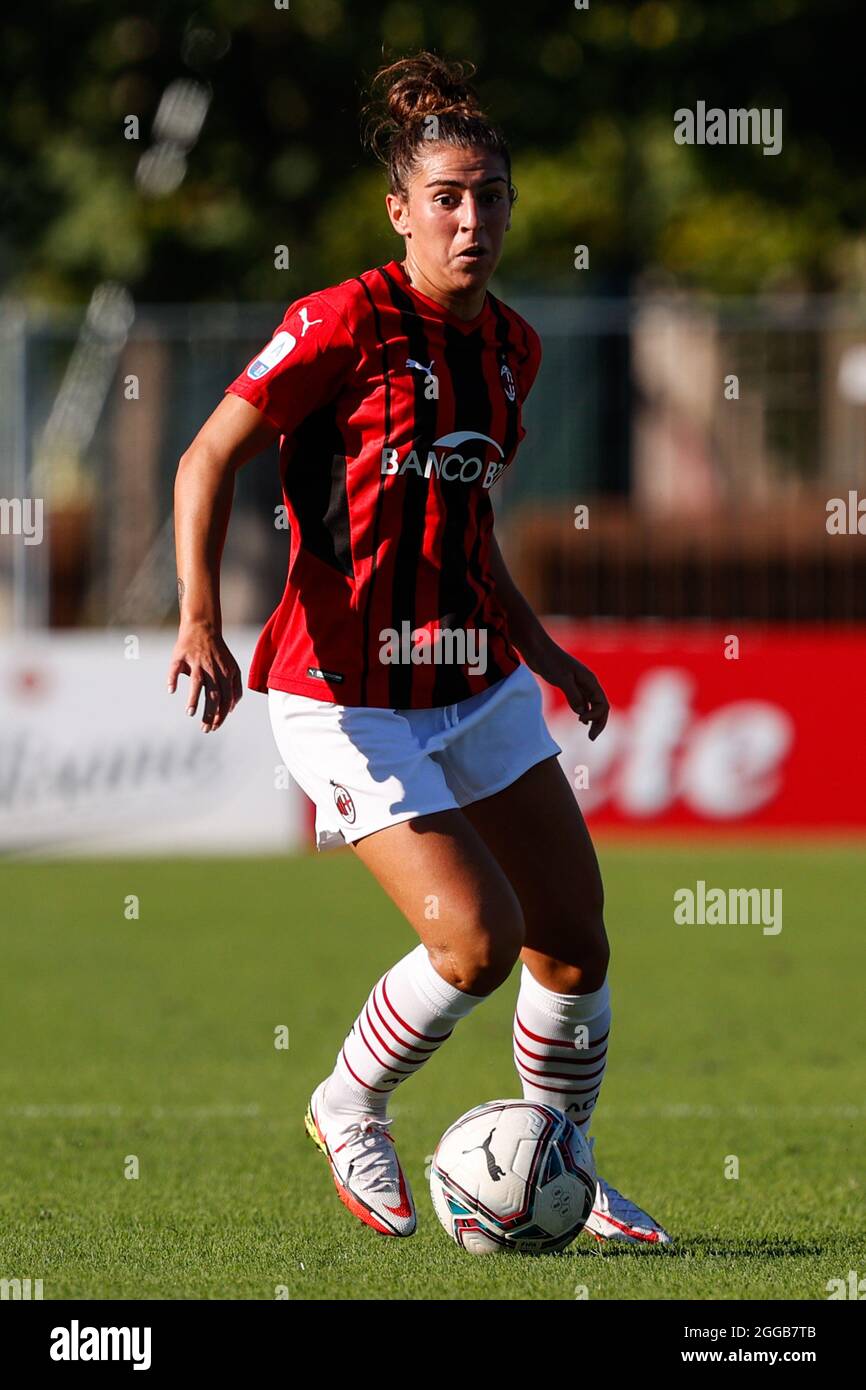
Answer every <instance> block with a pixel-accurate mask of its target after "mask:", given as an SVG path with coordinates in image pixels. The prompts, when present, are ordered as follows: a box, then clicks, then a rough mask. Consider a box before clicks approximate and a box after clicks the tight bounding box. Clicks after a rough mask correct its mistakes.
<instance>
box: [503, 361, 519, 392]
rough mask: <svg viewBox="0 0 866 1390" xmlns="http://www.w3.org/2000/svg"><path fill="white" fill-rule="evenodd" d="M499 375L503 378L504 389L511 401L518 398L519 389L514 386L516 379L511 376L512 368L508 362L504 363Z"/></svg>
mask: <svg viewBox="0 0 866 1390" xmlns="http://www.w3.org/2000/svg"><path fill="white" fill-rule="evenodd" d="M499 375H500V376H501V378H502V389H503V391H504V392H505V394H506V396H507V397H508V399H509V400H510V401H513V400H515V399H516V397H517V389H516V387H515V385H514V377H513V376H512V375H511V368H510V367H509V365H508V363H507V362H503V363H502V366H501V367H500V368H499Z"/></svg>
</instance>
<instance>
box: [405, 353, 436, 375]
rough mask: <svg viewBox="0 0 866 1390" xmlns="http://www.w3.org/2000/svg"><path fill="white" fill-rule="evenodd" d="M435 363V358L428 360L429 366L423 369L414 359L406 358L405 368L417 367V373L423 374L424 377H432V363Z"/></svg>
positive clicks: (420, 363) (421, 364) (422, 365)
mask: <svg viewBox="0 0 866 1390" xmlns="http://www.w3.org/2000/svg"><path fill="white" fill-rule="evenodd" d="M435 361H436V358H435V357H431V359H430V366H429V367H425V366H424V363H423V362H416V361H415V358H414V357H407V358H406V366H407V367H417V368H418V371H419V372H423V373H424V375H425V376H432V375H433V363H434V362H435Z"/></svg>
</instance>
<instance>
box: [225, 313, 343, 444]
mask: <svg viewBox="0 0 866 1390" xmlns="http://www.w3.org/2000/svg"><path fill="white" fill-rule="evenodd" d="M357 357H358V353H357V349H356V347H355V343H354V340H353V338H352V335H351V333H350V332H349V330H348V328H347V327H346V325H345V323H344V322H343V320H342V318H341V317H340V315H339V314H338V313H337V312H336V310H334V309H332V308H331V306H330V305H329V304H328V303H327V301H326V300H325V299H323V298H321V296H319V295H308V296H306V297H305V298H303V299H298V300H296V301H295V303H294V304H291V305H290V306H289V308H288V309H287V310H286V315H285V318H284V319H283V321H282V323H281V324H280V325H279V327H278V328H277V330H276V331H275V333H274V336H273V337H272V338H271V340H270V342H269V343H267V344H266V345H265V347H263V348H262V350H261V352H259V353H258V354H257V355H256V356H255V357H254V358H253V360H252V361H251V362H250V363H249V365H248V366H247V367H246V368H245V369H244V371H242V372H241V374H240V376H238V377H236V378H235V380H234V381H233V382H232V383H231V385H230V386H227V387H226V392H229V391H231V392H232V394H233V395H235V396H242V397H243V399H244V400H245V401H249V403H250V405H254V406H255V407H256V409H257V410H260V411H261V412H262V414H263V415H264V416H265V418H266V419H268V420H270V422H271V424H272V425H274V426H275V427H276V428H277V429H278V430H279V431H280V433H281V434H292V433H293V431H294V430H296V429H297V427H298V425H300V423H301V421H302V420H304V419H305V418H306V416H307V415H310V414H311V413H312V412H313V411H314V410H317V409H318V408H319V406H322V405H325V404H326V403H327V402H328V401H329V400H333V398H334V396H335V395H336V394H337V392H338V391H339V390H340V387H341V386H342V384H343V382H344V381H345V380H346V378H347V377H348V374H349V373H350V372H351V371H352V369H353V368H354V366H355V364H356V362H357Z"/></svg>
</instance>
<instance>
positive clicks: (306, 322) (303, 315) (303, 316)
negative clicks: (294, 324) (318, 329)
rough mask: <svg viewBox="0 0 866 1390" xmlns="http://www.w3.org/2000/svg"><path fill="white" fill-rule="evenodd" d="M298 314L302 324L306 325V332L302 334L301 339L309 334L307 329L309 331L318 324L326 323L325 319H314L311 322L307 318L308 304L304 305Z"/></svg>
mask: <svg viewBox="0 0 866 1390" xmlns="http://www.w3.org/2000/svg"><path fill="white" fill-rule="evenodd" d="M298 313H299V314H300V316H301V323H302V324H303V325H304V332H303V333H302V334H301V337H302V338H303V337H304V336H305V335H306V332H307V329H308V328H315V326H316V324H317V323H324V319H312V320H310V319H308V318H307V306H306V304H305V305H304V307H303V309H299V310H298Z"/></svg>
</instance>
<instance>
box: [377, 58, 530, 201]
mask: <svg viewBox="0 0 866 1390" xmlns="http://www.w3.org/2000/svg"><path fill="white" fill-rule="evenodd" d="M467 67H468V69H469V72H468V74H467V72H466V68H467ZM474 71H475V65H474V64H473V63H468V64H465V63H448V62H446V61H445V60H444V59H443V58H439V57H437V56H436V54H435V53H429V52H426V51H424V52H421V53H416V54H414V55H413V56H411V57H406V58H399V59H398V60H397V62H396V63H389V64H388V66H387V67H383V68H380V69H379V71H378V72H377V73H376V74H375V76H374V77H373V79H372V81H371V83H370V91H371V94H372V95H371V100H370V101H369V102H368V103H367V105H366V106H365V107H364V108H363V113H362V114H363V115H364V117H365V127H364V141H365V143H366V144H367V145H368V146H369V147H370V149H371V150H372V151H373V153H374V154H375V156H376V158H377V159H379V160H381V162H382V163H383V164H384V165H385V167H386V168H387V170H388V186H389V190H390V192H391V193H394V194H396V195H398V196H399V197H401V198H404V199H405V198H406V197H407V196H408V189H409V181H410V179H411V178H412V175H413V174H414V173H415V170H416V168H417V166H418V164H419V162H420V159H419V156H420V154H421V151H422V149H423V148H425V147H426V146H428V145H429V144H430V142H431V140H434V139H435V140H439V141H442V142H443V143H444V144H448V145H456V146H458V147H459V148H461V149H471V148H473V147H474V146H480V147H481V148H482V149H486V150H490V151H491V152H492V153H494V154H498V155H501V157H502V159H503V160H504V161H505V168H506V175H507V178H508V190H509V196H510V198H511V201H512V202H514V200H515V198H516V197H517V190H516V189H515V188H514V186H513V184H512V182H511V155H510V154H509V151H508V146H507V145H506V143H505V138H504V136H503V135H502V133H501V132H500V131H499V130H497V128H496V127H495V126H494V125H492V124H491V122H490V121H489V120H488V119H487V116H486V115H485V113H484V112H483V111H482V109H481V105H480V103H479V101H478V97H477V96H476V94H475V92H474V91H473V89H472V88H471V87H470V86H469V85H468V83H467V82H466V80H465V79H466V76H467V75H468V76H471V74H472V73H474ZM380 93H381V95H380ZM430 117H435V118H436V120H435V122H431V120H430ZM434 131H435V134H432V133H431V132H434Z"/></svg>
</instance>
